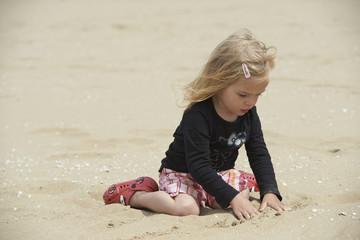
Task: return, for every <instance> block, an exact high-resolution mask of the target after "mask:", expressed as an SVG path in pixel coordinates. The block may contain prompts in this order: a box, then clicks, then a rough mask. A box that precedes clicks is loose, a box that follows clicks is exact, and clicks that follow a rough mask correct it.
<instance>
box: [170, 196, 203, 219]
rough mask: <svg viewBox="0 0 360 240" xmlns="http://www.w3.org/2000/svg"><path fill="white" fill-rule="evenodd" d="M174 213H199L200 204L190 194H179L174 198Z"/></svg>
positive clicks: (179, 214)
mask: <svg viewBox="0 0 360 240" xmlns="http://www.w3.org/2000/svg"><path fill="white" fill-rule="evenodd" d="M175 202H176V208H175V215H177V216H188V215H200V205H199V204H198V203H197V202H196V200H195V199H194V198H193V197H191V196H186V197H185V196H181V197H180V198H178V199H176V201H175Z"/></svg>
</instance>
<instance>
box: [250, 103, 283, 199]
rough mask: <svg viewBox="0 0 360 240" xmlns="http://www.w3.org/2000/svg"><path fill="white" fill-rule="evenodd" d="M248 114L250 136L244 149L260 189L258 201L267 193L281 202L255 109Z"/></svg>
mask: <svg viewBox="0 0 360 240" xmlns="http://www.w3.org/2000/svg"><path fill="white" fill-rule="evenodd" d="M250 114H251V116H250V136H249V140H248V141H247V142H246V143H245V148H246V152H247V156H248V158H249V162H250V166H251V169H252V170H253V172H254V175H255V178H256V181H257V183H258V186H259V189H260V199H261V200H262V199H263V197H264V195H265V194H267V193H274V194H275V195H276V196H277V197H278V198H279V200H280V201H281V200H282V197H281V195H280V192H279V190H278V186H277V183H276V179H275V172H274V168H273V165H272V162H271V157H270V154H269V152H268V150H267V147H266V144H265V141H264V137H263V132H262V130H261V123H260V119H259V116H258V114H257V112H256V107H254V108H252V109H251V111H250Z"/></svg>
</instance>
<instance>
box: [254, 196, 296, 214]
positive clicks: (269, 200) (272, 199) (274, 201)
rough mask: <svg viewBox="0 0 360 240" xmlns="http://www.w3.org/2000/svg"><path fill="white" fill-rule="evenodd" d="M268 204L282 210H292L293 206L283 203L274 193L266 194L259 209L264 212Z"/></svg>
mask: <svg viewBox="0 0 360 240" xmlns="http://www.w3.org/2000/svg"><path fill="white" fill-rule="evenodd" d="M267 206H269V207H271V208H272V209H274V210H276V211H280V212H282V211H290V210H292V209H291V208H289V207H286V206H285V205H284V204H282V203H281V202H280V200H279V199H278V197H277V196H276V195H275V194H273V193H267V194H265V195H264V198H263V200H262V202H261V205H260V208H259V211H260V212H263V211H264V210H265V208H266V207H267Z"/></svg>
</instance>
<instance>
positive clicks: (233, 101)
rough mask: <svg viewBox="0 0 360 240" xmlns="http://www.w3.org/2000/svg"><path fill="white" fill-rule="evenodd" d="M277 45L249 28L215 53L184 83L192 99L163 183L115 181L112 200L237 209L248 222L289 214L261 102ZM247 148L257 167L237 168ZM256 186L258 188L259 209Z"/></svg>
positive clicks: (180, 211)
mask: <svg viewBox="0 0 360 240" xmlns="http://www.w3.org/2000/svg"><path fill="white" fill-rule="evenodd" d="M275 55H276V49H275V48H274V47H269V48H268V47H266V46H265V44H264V43H262V42H260V41H258V40H256V39H255V37H254V36H253V34H252V33H251V32H250V31H249V30H247V29H243V30H241V31H238V32H236V33H234V34H232V35H231V36H229V37H228V38H227V39H225V40H224V41H223V42H221V43H220V44H219V45H218V46H217V47H216V48H215V50H214V51H213V52H212V54H211V56H210V58H209V60H208V62H207V63H206V64H205V66H204V68H203V70H202V72H201V74H200V75H199V76H198V77H197V78H196V79H195V80H194V81H193V82H191V83H190V84H188V85H187V86H186V87H185V89H184V90H185V91H184V93H185V100H187V101H188V102H189V104H188V106H187V108H186V110H185V111H184V114H183V118H182V120H181V122H180V125H179V126H178V128H177V129H176V131H175V133H174V141H173V142H172V143H171V144H170V146H169V149H168V151H167V152H166V157H165V158H164V159H163V160H162V162H161V167H160V169H159V172H160V174H159V177H160V180H159V185H160V191H158V185H157V183H156V182H155V181H154V180H153V179H151V178H149V177H141V178H138V179H136V180H132V181H127V182H124V183H119V184H114V185H112V186H110V187H109V188H108V190H106V191H105V193H104V201H105V203H106V204H109V203H116V202H120V203H122V204H124V205H130V206H131V207H134V208H147V209H150V210H152V211H154V212H158V213H167V214H171V215H176V216H185V215H190V214H194V215H199V213H200V207H205V206H209V207H211V208H224V209H226V208H228V207H231V208H232V209H233V211H234V213H235V215H236V216H237V217H238V218H239V219H243V218H246V219H249V218H250V217H251V216H253V215H257V214H259V212H262V211H264V210H265V208H266V207H267V206H269V207H271V208H273V209H275V210H277V211H284V210H288V209H289V208H287V207H285V206H284V205H283V204H282V203H281V202H280V201H281V199H282V197H281V195H280V193H279V190H278V187H277V183H276V180H275V174H274V169H273V165H272V163H271V158H270V155H269V153H268V150H267V148H266V145H265V142H264V138H263V133H262V130H261V125H260V120H259V117H258V114H257V112H256V107H255V104H256V102H257V100H258V98H259V96H260V94H261V93H263V92H264V91H265V88H266V87H267V85H268V83H269V81H270V76H269V73H270V70H271V69H272V68H273V67H274V64H275V62H274V61H275ZM242 145H245V149H246V152H247V156H248V159H249V162H250V166H251V168H252V170H253V172H254V175H255V178H256V180H255V178H254V175H252V174H246V173H244V172H241V171H239V170H236V169H234V166H235V161H236V159H237V157H238V150H239V148H240V147H241V146H242ZM250 190H257V191H259V190H260V199H261V205H260V208H259V210H257V209H256V208H255V207H254V206H253V205H252V204H251V202H250V201H249V192H250Z"/></svg>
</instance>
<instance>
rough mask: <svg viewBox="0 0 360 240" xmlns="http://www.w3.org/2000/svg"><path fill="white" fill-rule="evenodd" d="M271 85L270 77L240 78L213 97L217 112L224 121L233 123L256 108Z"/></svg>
mask: <svg viewBox="0 0 360 240" xmlns="http://www.w3.org/2000/svg"><path fill="white" fill-rule="evenodd" d="M268 84H269V77H266V78H265V80H264V78H261V80H259V79H257V78H256V77H251V78H248V79H246V78H240V79H239V80H237V81H236V82H234V83H233V84H231V85H230V86H228V87H227V88H225V89H223V90H221V91H220V92H218V93H217V94H215V95H214V96H213V103H214V107H215V110H216V112H217V113H218V114H219V115H220V117H222V118H223V119H224V120H226V121H229V122H233V121H235V120H236V119H237V118H238V116H242V115H244V114H245V113H247V112H248V111H249V110H250V109H251V108H252V107H254V106H255V104H256V102H257V100H258V98H259V96H260V94H261V93H263V92H264V91H265V88H266V87H267V85H268Z"/></svg>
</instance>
